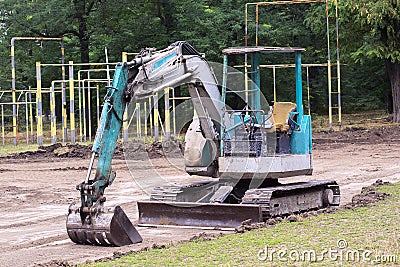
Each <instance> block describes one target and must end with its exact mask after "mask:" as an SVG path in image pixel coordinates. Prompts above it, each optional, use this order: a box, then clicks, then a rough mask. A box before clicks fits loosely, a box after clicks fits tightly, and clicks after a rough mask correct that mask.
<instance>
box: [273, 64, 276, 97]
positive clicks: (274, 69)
mask: <svg viewBox="0 0 400 267" xmlns="http://www.w3.org/2000/svg"><path fill="white" fill-rule="evenodd" d="M272 77H273V79H274V103H276V68H275V66H273V67H272Z"/></svg>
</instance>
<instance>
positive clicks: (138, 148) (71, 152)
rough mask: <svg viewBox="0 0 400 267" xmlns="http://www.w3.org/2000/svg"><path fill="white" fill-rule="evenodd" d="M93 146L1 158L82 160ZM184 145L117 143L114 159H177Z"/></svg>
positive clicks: (42, 149)
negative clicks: (126, 156)
mask: <svg viewBox="0 0 400 267" xmlns="http://www.w3.org/2000/svg"><path fill="white" fill-rule="evenodd" d="M91 150H92V145H81V144H75V145H73V144H66V145H62V144H61V143H56V144H53V145H49V146H40V147H39V148H38V150H36V151H26V152H21V153H15V154H10V155H6V156H0V157H2V158H7V159H30V160H32V159H43V158H81V159H86V158H89V157H90V154H91ZM182 151H183V144H182V142H181V141H179V140H169V141H164V142H153V143H151V144H144V143H143V142H136V141H133V142H128V143H125V144H123V143H121V142H118V143H117V147H116V148H115V151H114V156H113V158H116V159H124V158H125V153H126V154H127V155H130V157H131V158H134V159H139V160H140V159H147V158H150V159H152V158H161V157H165V156H167V157H177V156H179V155H182V154H183V152H182Z"/></svg>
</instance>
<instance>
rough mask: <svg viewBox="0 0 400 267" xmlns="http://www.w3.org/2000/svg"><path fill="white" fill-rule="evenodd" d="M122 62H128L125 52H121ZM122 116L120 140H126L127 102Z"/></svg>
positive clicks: (127, 126)
mask: <svg viewBox="0 0 400 267" xmlns="http://www.w3.org/2000/svg"><path fill="white" fill-rule="evenodd" d="M122 62H128V56H127V53H126V52H122ZM122 117H123V123H122V140H123V142H127V141H128V128H129V125H128V104H126V106H125V111H124V115H123V116H122Z"/></svg>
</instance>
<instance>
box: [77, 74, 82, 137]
mask: <svg viewBox="0 0 400 267" xmlns="http://www.w3.org/2000/svg"><path fill="white" fill-rule="evenodd" d="M81 94H82V88H81V82H80V73H79V72H78V108H79V140H80V141H81V142H83V133H82V95H81Z"/></svg>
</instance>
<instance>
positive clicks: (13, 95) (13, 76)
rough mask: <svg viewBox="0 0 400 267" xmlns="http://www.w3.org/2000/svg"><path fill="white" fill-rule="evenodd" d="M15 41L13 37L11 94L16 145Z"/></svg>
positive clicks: (15, 141) (15, 142) (15, 143)
mask: <svg viewBox="0 0 400 267" xmlns="http://www.w3.org/2000/svg"><path fill="white" fill-rule="evenodd" d="M14 41H15V39H14V38H12V39H11V90H12V92H11V94H12V103H13V105H12V110H13V120H12V122H13V123H12V127H13V139H14V146H16V145H17V135H18V129H17V127H18V125H17V105H16V95H15V90H16V85H15V59H14V49H15V48H14Z"/></svg>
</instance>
